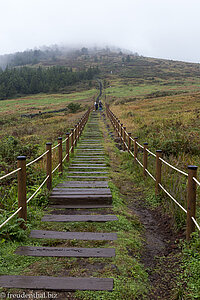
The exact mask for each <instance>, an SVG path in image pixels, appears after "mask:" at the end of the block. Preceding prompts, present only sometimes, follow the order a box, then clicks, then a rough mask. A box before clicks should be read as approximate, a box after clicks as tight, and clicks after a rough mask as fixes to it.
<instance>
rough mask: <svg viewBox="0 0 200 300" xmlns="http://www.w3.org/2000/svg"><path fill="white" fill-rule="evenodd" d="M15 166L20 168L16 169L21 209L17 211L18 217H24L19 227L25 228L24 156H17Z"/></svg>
mask: <svg viewBox="0 0 200 300" xmlns="http://www.w3.org/2000/svg"><path fill="white" fill-rule="evenodd" d="M17 167H18V168H21V170H19V171H18V174H17V179H18V208H20V207H22V209H21V210H20V211H19V213H18V217H19V218H22V219H24V222H20V227H21V228H23V229H24V230H25V229H26V221H27V204H26V156H18V157H17Z"/></svg>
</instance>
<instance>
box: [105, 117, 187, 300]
mask: <svg viewBox="0 0 200 300" xmlns="http://www.w3.org/2000/svg"><path fill="white" fill-rule="evenodd" d="M104 121H105V123H106V126H107V128H108V131H109V136H110V138H112V139H113V141H115V143H116V147H117V148H118V149H120V150H122V147H121V144H119V138H118V137H117V136H116V134H115V132H114V131H113V128H112V126H111V125H110V124H109V123H108V122H107V121H106V119H104ZM113 152H114V151H112V152H109V154H110V155H109V156H110V160H111V167H112V170H113V171H115V172H116V178H117V179H116V180H114V183H115V185H116V186H117V187H118V188H119V190H120V192H121V194H122V197H123V199H124V200H125V202H126V203H127V206H128V208H129V209H130V210H131V211H132V212H133V213H134V214H135V215H136V216H137V217H138V218H139V220H140V222H141V223H142V225H143V227H144V231H143V238H144V242H143V252H142V255H141V262H142V263H143V265H144V267H145V269H146V271H147V273H148V276H149V281H150V285H151V292H150V294H149V298H148V299H151V300H152V299H153V300H154V299H155V300H157V299H162V300H169V299H174V294H176V290H175V288H176V272H177V273H178V272H179V263H180V250H179V239H181V238H183V233H182V232H180V233H176V232H174V231H173V226H172V223H173V221H172V219H171V218H170V217H169V216H168V215H165V214H164V213H163V211H162V210H161V208H156V209H152V208H150V207H148V206H147V204H145V200H144V199H145V194H144V192H143V191H142V190H141V188H140V187H138V186H137V185H136V184H135V183H134V182H133V181H132V180H131V179H130V178H129V176H128V175H126V180H124V179H123V176H120V167H119V166H120V165H121V164H122V161H120V158H118V159H116V155H115V156H114V155H113ZM121 175H122V174H121ZM130 253H131V252H130Z"/></svg>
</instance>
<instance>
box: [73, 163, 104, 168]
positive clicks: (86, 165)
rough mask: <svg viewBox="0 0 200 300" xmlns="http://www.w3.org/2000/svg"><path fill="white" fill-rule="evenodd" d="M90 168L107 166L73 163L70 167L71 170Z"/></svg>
mask: <svg viewBox="0 0 200 300" xmlns="http://www.w3.org/2000/svg"><path fill="white" fill-rule="evenodd" d="M88 166H90V167H104V166H106V164H101V163H99V164H98V163H95V164H91V163H90V162H88V163H87V164H77V163H72V164H71V165H70V168H71V167H88Z"/></svg>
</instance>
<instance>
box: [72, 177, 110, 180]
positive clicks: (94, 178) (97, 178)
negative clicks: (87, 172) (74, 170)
mask: <svg viewBox="0 0 200 300" xmlns="http://www.w3.org/2000/svg"><path fill="white" fill-rule="evenodd" d="M67 178H74V179H92V180H100V179H108V176H98V177H95V176H67Z"/></svg>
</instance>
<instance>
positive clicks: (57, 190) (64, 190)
mask: <svg viewBox="0 0 200 300" xmlns="http://www.w3.org/2000/svg"><path fill="white" fill-rule="evenodd" d="M55 194H59V195H60V194H67V195H88V194H89V195H101V194H103V195H110V194H111V191H110V189H108V188H107V189H106V188H96V189H93V188H90V189H86V188H82V189H71V188H54V189H53V191H52V193H51V195H55Z"/></svg>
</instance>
